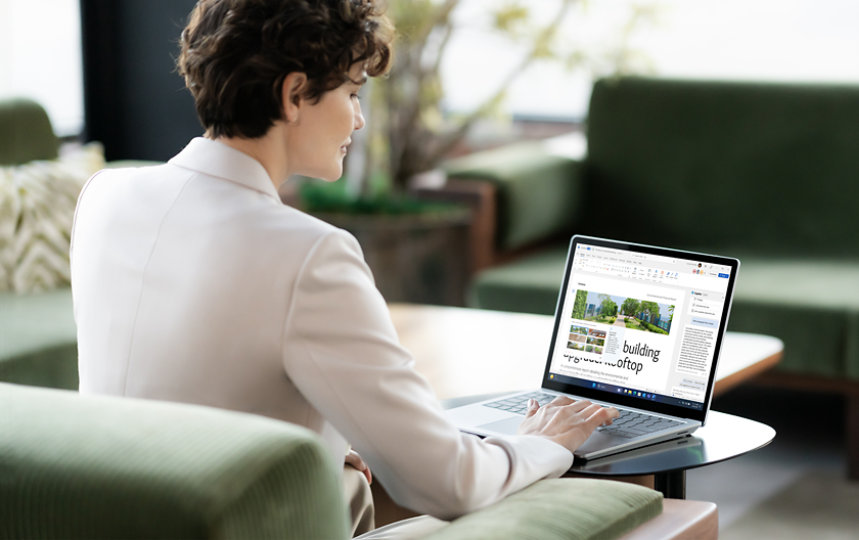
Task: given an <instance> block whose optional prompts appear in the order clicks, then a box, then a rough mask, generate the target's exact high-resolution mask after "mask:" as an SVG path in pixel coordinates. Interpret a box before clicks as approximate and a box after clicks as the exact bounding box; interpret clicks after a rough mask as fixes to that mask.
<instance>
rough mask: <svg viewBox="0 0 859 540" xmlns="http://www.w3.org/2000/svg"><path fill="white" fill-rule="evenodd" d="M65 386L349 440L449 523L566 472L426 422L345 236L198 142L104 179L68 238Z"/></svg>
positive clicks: (221, 148) (542, 444)
mask: <svg viewBox="0 0 859 540" xmlns="http://www.w3.org/2000/svg"><path fill="white" fill-rule="evenodd" d="M71 265H72V293H73V296H74V306H75V319H76V322H77V327H78V351H79V366H80V367H79V371H80V391H81V392H82V393H96V394H112V395H120V396H133V397H140V398H151V399H160V400H168V401H181V402H188V403H196V404H201V405H208V406H212V407H220V408H224V409H232V410H236V411H243V412H248V413H255V414H260V415H264V416H268V417H272V418H277V419H280V420H285V421H287V422H292V423H295V424H300V425H302V426H306V427H308V428H309V429H311V430H313V431H315V432H317V433H319V434H320V435H321V436H322V438H323V439H324V441H325V442H326V444H327V447H328V448H329V450H330V451H331V454H332V455H333V456H334V458H335V459H336V460H338V462H342V460H343V456H344V454H345V452H346V450H347V441H348V442H349V443H351V445H352V446H353V447H354V448H355V449H356V450H357V451H358V452H359V453H360V454H361V456H362V457H363V458H364V460H365V461H366V462H367V463H368V464H369V465H370V467H371V469H372V470H373V473H374V475H375V476H376V477H377V478H378V479H379V480H380V481H381V482H382V484H383V485H384V486H385V488H386V489H387V490H388V491H389V493H390V494H391V496H392V497H393V498H394V499H395V500H396V501H398V502H399V503H400V504H403V505H405V506H407V507H410V508H412V509H414V510H416V511H418V512H423V513H429V514H432V515H435V516H438V517H442V518H450V517H453V516H456V515H460V514H462V513H465V512H468V511H470V510H473V509H475V508H479V507H482V506H485V505H487V504H490V503H492V502H494V501H496V500H498V499H499V498H501V497H504V496H505V495H507V494H509V493H511V492H513V491H516V490H518V489H521V488H523V487H525V486H527V485H528V484H530V483H532V482H534V481H536V480H538V479H540V478H543V477H548V476H558V475H560V474H562V473H563V472H565V471H566V470H567V468H569V466H570V465H571V464H572V455H571V454H570V452H569V451H568V450H566V449H565V448H563V447H562V446H560V445H557V444H555V443H553V442H551V441H548V440H546V439H543V438H540V437H535V436H519V437H508V438H503V439H502V438H490V439H485V440H481V439H479V438H477V437H474V436H471V435H465V434H462V433H460V432H459V431H458V430H457V429H456V427H454V426H453V425H451V424H450V423H448V422H447V421H446V420H445V419H444V418H443V417H442V415H441V414H440V407H439V405H438V401H437V399H436V398H435V395H434V394H433V391H432V389H431V388H430V387H429V385H428V384H427V382H426V380H425V379H424V378H423V377H422V376H421V375H420V374H418V373H417V372H416V371H415V370H414V368H413V360H412V358H411V356H410V354H409V352H408V351H406V350H405V349H403V347H402V346H401V345H400V344H399V341H398V339H397V335H396V332H395V330H394V327H393V324H392V322H391V319H390V315H389V313H388V309H387V306H386V304H385V301H384V299H383V298H382V296H381V295H380V294H379V292H378V290H377V289H376V288H375V286H374V283H373V278H372V275H371V273H370V270H369V269H368V267H367V265H366V264H365V262H364V259H363V255H362V253H361V249H360V247H359V246H358V243H357V242H356V240H355V239H354V237H352V236H351V235H350V234H349V233H347V232H345V231H343V230H341V229H338V228H336V227H333V226H331V225H329V224H327V223H324V222H322V221H320V220H318V219H316V218H313V217H311V216H309V215H307V214H304V213H302V212H300V211H298V210H296V209H294V208H291V207H289V206H285V205H283V204H282V203H281V201H280V198H279V197H278V194H277V191H276V189H275V187H274V185H273V184H272V182H271V180H270V179H269V177H268V175H267V173H266V171H265V169H264V168H263V167H262V165H261V164H260V163H259V162H257V161H256V160H254V159H253V158H251V157H250V156H248V155H246V154H244V153H242V152H239V151H237V150H234V149H232V148H230V147H228V146H226V145H224V144H222V143H219V142H216V141H212V140H208V139H203V138H197V139H194V140H193V141H191V143H190V144H189V145H188V146H187V147H186V148H185V149H184V150H183V151H182V152H181V153H179V154H178V155H177V156H176V157H174V158H173V159H171V160H170V161H169V162H168V163H166V164H164V165H159V166H154V167H144V168H136V169H116V170H105V171H102V172H100V173H97V174H96V175H95V176H93V177H92V178H91V179H90V181H89V182H88V183H87V185H86V186H85V187H84V189H83V191H82V193H81V196H80V199H79V201H78V207H77V211H76V216H75V224H74V229H73V234H72V251H71Z"/></svg>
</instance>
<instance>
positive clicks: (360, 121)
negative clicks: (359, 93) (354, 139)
mask: <svg viewBox="0 0 859 540" xmlns="http://www.w3.org/2000/svg"><path fill="white" fill-rule="evenodd" d="M365 123H366V122H365V121H364V115H363V114H361V103H360V102H359V101H358V100H355V129H361V128H362V127H364V124H365Z"/></svg>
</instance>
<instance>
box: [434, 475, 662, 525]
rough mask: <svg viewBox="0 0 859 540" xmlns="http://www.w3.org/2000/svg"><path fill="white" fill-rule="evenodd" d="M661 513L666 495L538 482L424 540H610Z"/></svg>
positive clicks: (601, 484)
mask: <svg viewBox="0 0 859 540" xmlns="http://www.w3.org/2000/svg"><path fill="white" fill-rule="evenodd" d="M661 513H662V494H661V493H659V492H658V491H654V490H652V489H648V488H645V487H642V486H638V485H635V484H628V483H625V482H613V481H610V480H597V479H590V478H556V479H551V480H543V481H541V482H537V483H536V484H533V485H531V486H529V487H527V488H525V489H523V490H522V491H520V492H518V493H514V494H513V495H511V496H510V497H507V498H506V499H504V500H502V501H500V502H498V503H496V504H494V505H492V506H490V507H489V508H485V509H483V510H481V511H479V512H475V513H473V514H468V515H466V516H463V517H461V518H459V519H457V520H454V521H453V522H452V523H451V524H450V525H449V526H447V527H445V528H444V529H441V530H440V531H439V532H437V533H435V534H432V535H430V536H428V537H427V538H426V540H494V539H496V538H517V539H521V540H609V539H613V538H618V537H619V536H621V535H623V534H624V533H626V532H628V531H631V530H632V529H634V528H635V527H637V526H639V525H641V524H642V523H644V522H646V521H648V520H649V519H651V518H653V517H656V516H658V515H659V514H661Z"/></svg>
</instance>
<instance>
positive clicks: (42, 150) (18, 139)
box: [0, 98, 60, 165]
mask: <svg viewBox="0 0 859 540" xmlns="http://www.w3.org/2000/svg"><path fill="white" fill-rule="evenodd" d="M59 147H60V144H59V140H58V139H57V137H56V135H54V128H53V127H51V121H50V119H49V118H48V114H47V113H46V112H45V109H43V108H42V106H41V105H39V104H38V103H36V102H35V101H32V100H29V99H24V98H17V99H6V100H0V165H20V164H22V163H27V162H29V161H33V160H36V159H54V158H56V157H57V153H58V151H59Z"/></svg>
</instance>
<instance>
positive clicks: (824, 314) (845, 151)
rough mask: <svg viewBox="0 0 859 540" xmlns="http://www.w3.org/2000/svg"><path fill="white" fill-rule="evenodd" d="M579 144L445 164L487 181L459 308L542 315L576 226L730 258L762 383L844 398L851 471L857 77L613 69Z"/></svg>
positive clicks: (857, 343) (856, 365) (856, 414)
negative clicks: (762, 345) (730, 77)
mask: <svg viewBox="0 0 859 540" xmlns="http://www.w3.org/2000/svg"><path fill="white" fill-rule="evenodd" d="M584 135H585V137H586V141H587V151H586V152H585V153H584V155H583V156H581V157H580V158H573V157H566V156H563V155H560V154H559V153H558V152H557V151H556V145H555V146H553V145H551V144H548V143H545V142H527V143H520V144H516V145H513V146H511V147H505V148H500V149H495V150H491V151H487V152H484V153H478V154H472V155H470V156H466V157H465V158H461V159H458V160H454V161H452V162H450V163H448V165H447V170H448V174H449V175H450V176H451V177H452V178H457V179H461V180H470V181H476V180H481V181H484V182H488V183H489V184H491V185H492V186H493V188H494V202H495V204H496V206H497V211H496V215H497V226H496V228H495V231H496V233H495V239H494V251H495V253H494V260H495V261H496V262H498V261H500V262H501V263H500V264H496V265H495V266H492V267H490V268H488V269H485V270H483V271H481V272H479V273H478V274H477V275H476V277H475V279H474V280H473V282H472V284H471V290H470V303H471V305H472V306H476V307H482V308H488V309H498V310H509V311H525V312H533V313H546V314H551V313H553V312H554V308H555V302H556V300H557V295H558V288H559V285H560V280H561V276H562V272H563V263H564V257H565V253H566V245H567V243H568V240H569V237H570V235H571V234H574V233H582V234H589V235H593V236H603V237H609V238H618V239H622V240H629V241H637V242H643V243H649V244H660V245H668V246H676V247H685V248H691V249H695V250H699V251H705V252H715V253H719V254H724V255H730V256H736V257H738V258H740V259H741V261H742V267H741V269H740V273H739V277H738V281H737V286H736V292H735V296H734V303H733V309H732V312H731V317H730V322H729V329H730V330H734V331H743V332H756V333H763V334H770V335H774V336H777V337H779V338H781V339H782V340H783V341H784V343H785V353H784V359H783V361H782V362H781V364H780V365H779V366H778V367H777V371H776V372H775V373H774V374H773V375H771V376H770V380H772V381H777V382H779V383H780V384H799V385H803V386H813V387H814V388H816V389H826V390H834V391H838V392H842V393H845V394H846V395H847V396H848V397H850V400H849V402H848V403H849V405H848V409H849V411H850V414H848V426H849V428H850V430H849V431H850V433H849V437H850V443H849V444H850V460H851V463H850V467H851V476H853V477H857V476H859V433H857V432H859V398H857V395H859V234H857V226H859V151H857V148H859V86H849V85H820V84H817V85H812V84H776V83H753V82H727V81H718V82H717V81H692V80H685V81H684V80H670V79H659V78H637V77H629V78H616V79H606V80H600V81H598V82H597V83H596V84H595V85H594V87H593V93H592V95H591V100H590V106H589V112H588V118H587V122H586V127H585V133H584Z"/></svg>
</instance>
